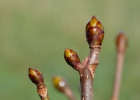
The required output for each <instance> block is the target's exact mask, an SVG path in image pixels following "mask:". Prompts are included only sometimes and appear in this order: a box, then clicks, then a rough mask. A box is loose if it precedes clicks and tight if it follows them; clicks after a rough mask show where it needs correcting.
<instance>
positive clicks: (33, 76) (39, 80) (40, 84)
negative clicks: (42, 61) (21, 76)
mask: <svg viewBox="0 0 140 100" xmlns="http://www.w3.org/2000/svg"><path fill="white" fill-rule="evenodd" d="M29 78H30V80H31V81H32V82H33V83H34V84H36V86H37V92H38V94H39V96H40V98H41V100H50V99H49V96H48V92H47V88H46V85H45V83H44V78H43V76H42V74H41V73H40V72H39V71H38V70H36V69H33V68H29Z"/></svg>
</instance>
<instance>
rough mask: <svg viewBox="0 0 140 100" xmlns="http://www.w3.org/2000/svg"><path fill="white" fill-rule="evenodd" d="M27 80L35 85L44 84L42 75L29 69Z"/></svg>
mask: <svg viewBox="0 0 140 100" xmlns="http://www.w3.org/2000/svg"><path fill="white" fill-rule="evenodd" d="M29 78H30V80H31V81H32V82H33V83H34V84H36V85H39V84H42V83H44V78H43V76H42V74H41V73H40V72H39V71H38V70H36V69H33V68H29Z"/></svg>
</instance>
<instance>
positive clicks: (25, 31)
mask: <svg viewBox="0 0 140 100" xmlns="http://www.w3.org/2000/svg"><path fill="white" fill-rule="evenodd" d="M93 15H96V17H97V18H98V19H99V20H100V21H101V22H102V24H103V25H104V29H105V38H104V41H103V44H102V49H101V54H100V57H99V58H100V63H99V66H98V68H97V69H96V73H95V80H94V95H95V96H94V98H95V100H109V99H110V98H111V92H112V87H113V79H114V74H115V64H116V61H115V60H116V47H115V37H116V35H117V33H118V32H120V31H123V32H125V33H126V35H127V37H128V40H129V42H128V48H127V50H126V56H125V62H124V68H123V77H122V85H121V90H120V100H139V99H140V66H139V65H140V53H139V51H140V46H139V44H138V43H139V42H140V39H139V38H140V34H139V32H140V23H139V18H140V0H104V1H101V0H86V1H85V0H61V1H59V0H58V1H57V0H0V99H1V100H39V99H40V98H39V96H38V94H37V92H36V86H35V85H34V84H33V83H32V82H31V81H30V80H29V78H28V68H29V67H32V68H36V69H39V70H40V71H41V72H42V74H43V75H44V78H45V83H46V85H47V88H48V91H49V96H50V98H51V100H58V98H59V100H67V98H66V97H65V96H64V95H63V94H61V93H59V92H57V91H56V90H55V89H54V87H53V85H52V79H51V78H52V76H55V75H60V76H63V77H64V78H65V79H66V80H67V81H68V83H69V85H70V87H71V88H72V90H73V92H74V94H75V97H76V98H77V100H80V93H79V90H78V89H79V75H78V72H76V71H75V70H73V69H72V68H71V67H70V66H69V65H67V64H66V62H65V60H64V57H63V53H64V49H65V48H71V49H73V50H74V51H76V52H77V53H78V55H79V56H80V59H81V60H83V59H84V58H85V57H86V56H88V54H89V48H88V44H87V42H86V41H85V26H86V24H87V22H88V21H89V20H90V19H91V17H92V16H93Z"/></svg>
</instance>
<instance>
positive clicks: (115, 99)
mask: <svg viewBox="0 0 140 100" xmlns="http://www.w3.org/2000/svg"><path fill="white" fill-rule="evenodd" d="M116 45H117V64H116V74H115V80H114V88H113V93H112V99H111V100H119V91H120V85H121V77H122V70H123V62H124V54H125V49H126V45H127V39H126V36H125V34H123V33H120V34H118V36H117V38H116Z"/></svg>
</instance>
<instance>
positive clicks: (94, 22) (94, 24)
mask: <svg viewBox="0 0 140 100" xmlns="http://www.w3.org/2000/svg"><path fill="white" fill-rule="evenodd" d="M103 38H104V28H103V25H102V23H101V22H100V21H99V20H98V19H97V18H96V17H95V16H93V17H92V18H91V20H90V21H89V22H88V23H87V25H86V39H87V42H88V44H89V45H90V46H91V45H100V46H101V45H102V41H103Z"/></svg>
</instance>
